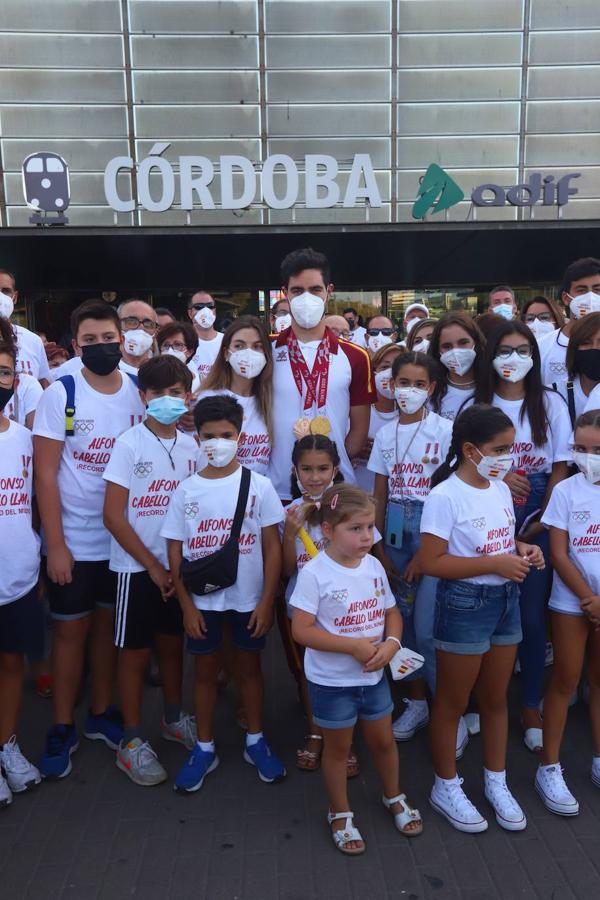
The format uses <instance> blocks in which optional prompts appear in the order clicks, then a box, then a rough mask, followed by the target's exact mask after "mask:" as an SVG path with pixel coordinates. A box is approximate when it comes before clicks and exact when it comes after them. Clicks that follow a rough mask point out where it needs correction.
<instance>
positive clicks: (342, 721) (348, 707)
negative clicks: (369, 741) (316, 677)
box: [308, 672, 394, 728]
mask: <svg viewBox="0 0 600 900" xmlns="http://www.w3.org/2000/svg"><path fill="white" fill-rule="evenodd" d="M308 696H309V697H310V705H311V707H312V714H313V719H314V720H315V722H316V723H317V725H320V726H321V728H351V727H352V726H354V725H356V722H357V720H358V719H364V720H365V721H367V722H373V721H376V720H377V719H383V718H384V716H389V714H390V713H391V712H392V710H393V708H394V704H393V702H392V695H391V693H390V686H389V684H388V680H387V678H386V674H385V672H384V673H383V675H382V677H381V678H380V679H379V681H378V682H377V684H363V685H356V686H355V687H336V686H335V685H330V684H316V682H314V681H309V682H308Z"/></svg>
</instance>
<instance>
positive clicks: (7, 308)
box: [0, 291, 15, 319]
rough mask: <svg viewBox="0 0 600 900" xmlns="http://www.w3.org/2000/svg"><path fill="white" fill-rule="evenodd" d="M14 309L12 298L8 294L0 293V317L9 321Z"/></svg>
mask: <svg viewBox="0 0 600 900" xmlns="http://www.w3.org/2000/svg"><path fill="white" fill-rule="evenodd" d="M14 308H15V304H14V303H13V300H12V297H9V296H8V294H3V293H2V292H1V291H0V316H2V318H3V319H10V317H11V316H12V314H13V311H14Z"/></svg>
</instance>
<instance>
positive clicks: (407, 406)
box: [394, 387, 429, 415]
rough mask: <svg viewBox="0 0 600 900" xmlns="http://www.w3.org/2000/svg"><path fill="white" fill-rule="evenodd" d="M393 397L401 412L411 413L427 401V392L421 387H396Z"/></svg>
mask: <svg viewBox="0 0 600 900" xmlns="http://www.w3.org/2000/svg"><path fill="white" fill-rule="evenodd" d="M394 397H395V398H396V403H397V404H398V406H399V407H400V410H401V412H404V413H408V414H409V415H411V414H412V413H416V412H417V411H418V410H419V409H421V407H422V406H423V404H424V403H426V402H427V399H428V397H429V392H428V391H424V390H423V388H416V387H397V388H394Z"/></svg>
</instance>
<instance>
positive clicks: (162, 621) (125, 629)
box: [115, 572, 183, 650]
mask: <svg viewBox="0 0 600 900" xmlns="http://www.w3.org/2000/svg"><path fill="white" fill-rule="evenodd" d="M116 596H117V614H116V618H115V647H121V648H126V649H127V650H144V649H145V648H146V647H151V646H152V644H153V643H154V635H155V634H157V633H158V634H173V635H178V634H181V635H182V634H183V616H182V613H181V607H180V606H179V601H178V600H177V597H175V596H173V597H169V599H168V600H167V601H166V602H165V601H164V600H163V598H162V594H161V593H160V591H159V589H158V588H157V586H156V585H155V584H154V582H153V581H152V579H151V578H150V576H149V575H148V573H147V572H118V573H117V595H116Z"/></svg>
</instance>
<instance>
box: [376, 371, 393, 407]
mask: <svg viewBox="0 0 600 900" xmlns="http://www.w3.org/2000/svg"><path fill="white" fill-rule="evenodd" d="M375 387H376V388H377V393H378V394H381V396H382V397H387V399H388V400H393V399H394V397H395V396H396V393H395V391H394V382H393V379H392V370H391V369H382V370H381V372H375Z"/></svg>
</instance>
